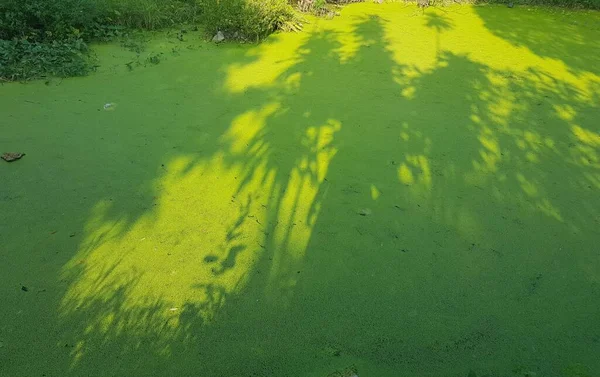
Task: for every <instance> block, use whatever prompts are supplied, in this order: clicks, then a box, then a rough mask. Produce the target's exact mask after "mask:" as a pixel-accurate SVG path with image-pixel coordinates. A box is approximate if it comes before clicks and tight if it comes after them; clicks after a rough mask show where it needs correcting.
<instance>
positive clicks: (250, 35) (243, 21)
mask: <svg viewBox="0 0 600 377" xmlns="http://www.w3.org/2000/svg"><path fill="white" fill-rule="evenodd" d="M202 12H203V21H204V23H205V24H206V28H207V31H208V32H209V33H216V32H217V31H222V32H224V33H227V34H230V35H232V34H235V33H238V35H239V36H240V37H242V38H247V39H251V40H258V39H261V38H263V37H265V36H267V35H268V34H270V33H272V32H273V31H275V30H277V29H286V28H288V27H289V25H288V24H290V23H294V22H298V20H297V16H296V14H295V12H294V9H293V8H292V7H291V6H290V5H289V4H288V3H287V1H286V0H205V1H204V2H203V9H202Z"/></svg>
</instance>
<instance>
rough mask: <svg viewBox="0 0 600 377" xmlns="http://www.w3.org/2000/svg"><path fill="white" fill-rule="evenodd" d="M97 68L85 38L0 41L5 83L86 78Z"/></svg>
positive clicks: (0, 71)
mask: <svg viewBox="0 0 600 377" xmlns="http://www.w3.org/2000/svg"><path fill="white" fill-rule="evenodd" d="M93 69H94V65H93V59H92V58H91V57H90V56H89V54H88V48H87V46H86V44H85V42H84V41H83V40H82V39H75V38H72V39H69V40H63V41H52V42H30V41H28V40H27V39H14V40H9V41H7V40H0V78H2V79H4V80H9V81H13V80H27V79H32V78H41V77H46V76H58V77H69V76H83V75H86V74H87V73H89V72H90V71H91V70H93Z"/></svg>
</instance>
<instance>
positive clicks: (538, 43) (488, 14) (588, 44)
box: [474, 6, 600, 75]
mask: <svg viewBox="0 0 600 377" xmlns="http://www.w3.org/2000/svg"><path fill="white" fill-rule="evenodd" d="M474 9H475V11H476V12H477V14H478V15H479V17H481V19H482V20H483V22H484V24H485V26H486V27H487V28H488V29H489V30H490V31H491V32H492V33H494V34H495V35H497V36H499V37H500V38H503V39H505V40H507V41H508V42H510V43H511V44H513V45H514V46H517V47H526V48H528V49H530V50H531V51H532V52H533V53H534V54H536V55H538V56H541V57H546V58H550V59H556V60H559V61H562V62H564V64H565V65H566V66H567V67H568V69H570V70H572V71H573V72H574V73H584V72H590V73H593V74H595V75H598V74H599V73H600V71H599V70H598V67H600V60H599V59H600V57H598V54H597V53H596V51H598V50H600V41H598V38H597V34H598V30H599V29H598V24H599V21H600V16H599V15H598V12H593V11H589V12H588V11H570V10H564V9H560V8H556V9H553V8H536V7H533V8H528V7H516V8H514V9H509V8H506V7H500V6H478V7H474Z"/></svg>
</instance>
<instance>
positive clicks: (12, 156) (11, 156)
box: [2, 152, 25, 162]
mask: <svg viewBox="0 0 600 377" xmlns="http://www.w3.org/2000/svg"><path fill="white" fill-rule="evenodd" d="M23 156H25V153H18V152H7V153H3V154H2V159H3V160H4V161H6V162H13V161H16V160H18V159H20V158H21V157H23Z"/></svg>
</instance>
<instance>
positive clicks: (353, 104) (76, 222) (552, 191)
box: [0, 12, 600, 377]
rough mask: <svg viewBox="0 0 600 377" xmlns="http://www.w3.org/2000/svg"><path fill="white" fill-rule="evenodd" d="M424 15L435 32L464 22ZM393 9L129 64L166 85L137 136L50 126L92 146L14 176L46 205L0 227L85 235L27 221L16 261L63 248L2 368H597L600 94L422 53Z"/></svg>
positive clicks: (427, 371) (208, 371) (126, 124)
mask: <svg viewBox="0 0 600 377" xmlns="http://www.w3.org/2000/svg"><path fill="white" fill-rule="evenodd" d="M430 14H431V13H430V12H428V13H427V15H428V20H427V23H428V25H429V27H431V28H433V29H434V30H435V31H437V32H438V36H439V34H440V33H441V32H442V31H445V30H449V29H450V28H451V27H452V20H451V19H444V18H440V17H441V16H440V17H438V16H437V15H436V16H430ZM390 18H391V17H389V16H388V17H386V16H384V15H382V14H379V13H375V14H372V15H370V14H367V15H364V16H357V17H355V18H351V19H350V20H349V21H347V22H348V23H349V24H350V26H349V28H347V29H342V30H338V29H337V28H336V26H335V25H336V24H331V25H330V26H329V24H323V25H317V26H316V27H315V29H314V30H313V31H309V32H306V33H305V34H303V35H295V36H276V37H275V38H272V39H271V40H270V41H269V42H268V43H270V44H272V45H269V44H266V45H263V46H258V47H255V48H252V49H250V52H247V51H248V50H245V49H238V48H235V47H231V48H229V49H227V50H225V51H219V52H218V53H217V52H216V51H214V50H212V51H211V50H209V51H207V52H206V53H205V54H204V55H201V57H204V58H206V60H201V59H198V60H194V61H181V62H174V63H173V65H174V67H176V68H177V69H180V70H181V72H190V71H189V70H188V69H187V68H189V67H186V65H194V66H195V65H200V66H201V68H202V72H200V73H198V75H187V76H185V75H182V74H177V73H175V72H174V71H177V69H173V66H170V67H169V72H171V73H166V72H165V71H160V70H149V71H147V72H145V73H143V74H140V75H139V76H136V77H135V78H131V79H128V78H123V79H124V80H129V81H128V82H127V84H128V86H130V90H131V91H132V92H144V93H151V94H149V95H147V96H143V97H140V98H137V99H136V98H128V97H126V96H123V97H124V99H126V98H128V100H129V101H131V106H134V107H135V106H139V107H143V108H145V109H147V110H148V113H144V112H141V115H140V112H137V113H135V114H134V113H132V114H131V115H130V116H129V117H128V118H126V119H123V118H121V117H118V116H114V117H113V118H112V119H114V121H115V122H119V125H120V126H121V128H120V129H119V131H118V133H117V136H118V137H119V138H121V139H122V140H123V141H125V140H126V141H127V142H125V143H124V142H123V141H121V142H119V141H118V140H115V137H114V136H115V135H114V134H113V133H114V132H116V131H115V128H112V129H111V130H110V131H108V130H105V129H102V128H101V127H102V126H105V125H106V124H107V123H105V122H106V120H98V118H92V119H90V121H89V124H91V126H90V127H91V130H89V129H88V130H86V133H85V137H83V136H79V137H77V138H75V136H76V135H73V133H77V132H80V131H78V129H77V128H76V127H74V124H76V122H75V121H76V120H78V119H81V118H79V117H76V116H73V117H72V118H68V119H67V121H66V122H64V124H65V125H64V126H62V128H60V126H57V127H59V129H60V130H61V132H62V134H63V135H66V136H65V137H66V138H67V140H68V139H69V138H70V137H71V138H74V139H77V140H79V139H81V138H83V139H84V140H86V141H88V142H89V143H88V144H89V146H90V147H89V148H90V149H91V152H90V153H91V154H90V155H89V156H87V153H88V152H87V151H86V153H77V154H76V156H77V157H78V159H77V161H73V163H72V165H69V164H68V163H67V162H65V163H64V164H61V165H60V169H59V168H58V167H57V166H55V165H52V164H42V165H41V166H32V165H25V164H24V165H22V167H20V168H19V170H17V171H16V172H15V173H13V174H14V175H12V176H11V177H12V179H13V180H14V181H15V182H16V183H11V184H10V186H8V188H7V189H5V191H3V193H2V197H3V198H5V199H4V203H3V206H2V209H3V210H4V209H7V210H11V211H12V212H10V216H15V217H16V216H17V214H18V210H17V206H16V204H14V201H15V200H21V199H19V198H17V197H16V195H15V194H14V193H21V195H24V197H25V198H27V199H29V200H34V202H33V203H31V205H32V206H34V207H36V209H35V210H31V212H30V213H29V212H28V213H27V216H23V219H24V220H22V221H19V222H18V224H15V225H13V224H12V223H4V224H3V228H2V229H1V230H2V231H1V232H0V235H3V238H2V239H1V240H0V241H2V244H3V245H9V248H10V249H14V250H16V249H18V248H19V245H20V244H21V243H22V242H23V237H22V235H23V233H22V232H19V229H17V228H16V226H17V225H19V226H23V225H24V224H26V222H27V221H28V222H31V223H32V224H33V225H32V227H31V229H32V231H33V234H37V233H36V232H40V230H45V229H46V228H47V227H49V225H52V226H53V225H54V224H60V225H61V226H65V227H67V226H71V228H70V232H73V233H74V234H75V235H74V236H73V237H68V235H66V237H64V239H63V241H60V242H59V241H56V240H54V239H51V240H45V239H42V238H38V237H33V241H32V242H26V246H27V249H26V250H27V251H28V252H30V254H31V255H29V256H20V257H19V260H18V262H10V258H6V257H5V258H3V259H6V261H7V262H8V263H10V264H4V265H5V266H9V268H10V269H12V267H14V268H16V269H20V270H23V266H25V265H27V263H30V264H31V265H36V266H37V265H39V263H40V262H39V259H40V258H44V256H39V255H36V254H35V250H36V247H37V246H38V245H42V246H43V249H44V250H46V252H51V251H55V252H58V253H59V254H58V255H62V254H64V256H62V257H60V258H54V257H53V258H52V260H53V262H48V264H46V265H44V266H45V267H46V268H45V269H44V271H43V272H42V273H40V276H38V277H37V278H34V277H32V272H31V271H27V272H26V273H24V272H19V273H14V272H11V271H8V272H7V274H8V275H7V276H10V280H11V282H12V283H13V284H12V286H13V287H14V285H15V284H14V283H15V280H16V279H21V278H25V277H27V278H28V279H29V281H32V284H31V285H30V287H35V288H37V287H40V288H42V287H44V286H46V285H47V286H48V287H51V291H52V292H40V293H39V294H38V293H35V295H29V296H23V295H24V294H25V293H22V292H16V293H15V292H13V291H10V292H9V291H8V290H7V291H2V292H3V293H6V297H7V305H6V306H4V310H5V312H3V314H2V317H3V318H6V319H7V323H8V324H7V325H5V326H4V327H2V333H0V337H1V338H0V340H5V339H8V340H10V344H9V346H8V347H6V348H7V349H10V352H11V353H10V358H8V363H6V364H5V365H8V368H7V370H8V372H7V373H9V375H17V376H19V375H26V374H27V373H28V372H29V371H33V370H35V371H36V372H39V371H42V373H47V374H49V375H50V374H51V373H53V374H60V375H73V376H79V375H86V374H90V373H93V371H102V374H103V375H126V374H129V375H151V374H173V375H189V374H202V375H210V376H315V377H317V376H326V375H329V374H330V373H331V372H333V371H335V370H341V369H343V368H344V367H348V366H349V365H352V364H354V365H356V366H357V367H358V369H359V373H360V374H361V375H362V374H363V373H364V374H365V375H366V374H371V375H378V376H397V375H398V373H399V372H400V373H401V374H403V375H423V376H444V375H466V373H468V371H469V370H470V369H472V370H476V371H477V373H478V374H479V373H481V374H482V375H484V374H488V375H490V376H505V375H511V373H512V374H515V373H516V374H517V375H519V373H521V375H522V374H523V373H529V372H531V371H533V372H536V373H538V375H551V374H552V373H554V372H553V371H556V370H560V369H563V368H571V367H572V365H575V364H577V363H578V364H581V365H585V366H587V367H588V368H592V369H593V370H596V368H597V364H596V363H597V361H596V360H595V356H596V355H597V351H598V342H597V337H598V336H600V334H599V333H598V329H597V328H596V327H595V324H594V322H593V321H587V320H586V318H596V317H598V315H599V313H598V309H597V307H596V305H595V302H597V301H598V298H599V297H598V290H597V289H596V288H597V286H598V276H599V274H598V268H599V266H598V262H597V260H596V259H594V258H595V255H594V252H593V249H592V247H593V245H595V244H597V241H598V233H597V229H598V219H599V213H598V206H595V205H594V204H595V203H597V201H598V199H597V198H598V195H597V194H598V191H599V190H600V184H599V182H600V177H599V172H598V134H597V132H596V131H595V129H594V123H593V122H594V118H593V114H595V111H596V110H597V107H598V100H599V98H598V94H597V93H598V92H597V91H595V92H594V91H593V90H589V89H588V90H584V89H582V88H578V87H575V86H573V85H572V84H569V83H567V82H564V81H561V80H558V79H554V78H552V77H550V76H548V73H547V72H546V71H542V70H537V69H533V68H532V69H531V70H530V71H528V72H525V73H523V72H513V71H507V70H499V69H495V68H493V67H490V66H487V65H485V64H483V63H481V62H477V61H474V60H472V59H471V58H470V57H469V56H468V55H465V54H461V53H458V52H453V51H448V50H443V49H442V48H441V46H440V44H439V43H438V46H437V55H436V57H435V61H434V62H433V64H432V65H431V67H429V68H422V67H415V66H413V65H411V64H410V63H406V62H405V61H403V56H404V55H407V56H408V55H410V54H411V51H410V49H408V48H406V49H400V51H398V49H399V47H398V45H393V44H392V42H390V39H389V35H388V30H389V26H390V22H392V20H390ZM294 38H297V40H294ZM290 40H292V42H293V43H292V42H290ZM280 42H281V43H280ZM287 44H289V45H287ZM273 47H275V48H273ZM212 54H214V56H213V55H212ZM592 60H593V59H592ZM581 65H582V67H583V65H584V63H583V61H582V62H581ZM265 67H268V69H266V68H265ZM266 71H268V72H266ZM206 72H210V73H213V75H212V76H211V75H207V74H205V73H206ZM154 75H156V77H154ZM164 75H167V76H164ZM253 75H256V76H253ZM165 77H167V78H168V79H167V80H165ZM458 78H460V79H458ZM140 79H145V80H140ZM69 85H73V86H72V87H69V88H70V89H73V90H76V89H77V88H76V85H77V82H73V84H69ZM200 90H202V91H211V92H212V93H211V95H206V93H205V92H203V93H202V94H201V95H198V94H197V93H198V91H200ZM24 93H25V91H24ZM61 93H62V92H61V91H58V90H57V91H55V92H53V94H54V95H56V96H60V95H61ZM590 93H595V94H591V95H590ZM62 95H65V96H67V95H66V94H65V93H63V94H62ZM96 97H97V93H96V94H94V98H96ZM57 100H58V101H60V97H58V98H57ZM119 102H121V103H120V105H119V106H123V101H119ZM148 102H149V105H148ZM39 111H40V113H38V114H36V116H41V114H42V113H43V111H41V110H39ZM101 114H102V116H104V115H108V116H112V115H113V114H112V113H108V114H105V113H101ZM114 114H115V115H117V114H119V113H118V112H116V111H115V112H114ZM191 120H193V121H191ZM94 122H97V124H95V123H94ZM155 125H156V126H155ZM150 127H153V128H150ZM51 132H57V131H56V130H53V131H48V136H49V137H50V138H51V140H55V139H54V138H52V137H51V136H52V134H51ZM109 136H112V138H111V139H110V140H107V141H102V138H103V137H104V138H107V137H109ZM99 140H100V141H99ZM67 145H70V146H71V147H73V145H72V144H70V143H67V142H65V144H62V148H65V147H66V146H67ZM74 148H75V147H74ZM59 150H61V149H60V148H59ZM165 151H168V152H165ZM75 152H77V151H75ZM92 152H93V153H92ZM98 155H105V156H108V157H107V159H105V160H102V161H96V159H97V156H98ZM86 156H87V157H86ZM24 161H26V160H24ZM81 166H86V169H83V168H81ZM21 169H23V170H21ZM44 169H47V170H48V175H49V176H53V177H54V176H56V177H58V178H59V179H66V178H67V177H68V180H67V181H66V182H63V183H68V185H67V187H69V186H74V187H80V186H81V187H85V188H88V189H87V190H84V191H85V192H86V193H87V194H86V195H89V200H88V201H84V199H82V198H79V197H78V196H77V192H78V190H76V189H74V190H73V192H72V193H71V194H70V196H71V198H72V199H71V202H68V201H64V200H61V198H62V196H64V195H65V192H64V189H63V188H62V187H61V188H58V187H57V188H56V189H53V188H52V187H53V186H51V185H48V182H52V180H50V178H48V176H44V175H43V172H44ZM61 169H62V170H61ZM90 171H91V172H93V174H91V173H90ZM123 173H126V174H127V177H126V178H127V179H119V177H120V176H121V175H122V174H123ZM19 176H25V177H35V176H37V177H39V176H42V177H46V178H45V180H42V182H43V184H44V186H45V187H46V190H45V196H42V197H40V198H38V199H31V198H36V196H35V194H36V193H39V191H37V190H35V189H34V188H35V186H34V185H32V184H31V183H27V182H25V184H24V189H23V190H21V191H19V190H17V187H18V183H19V180H18V179H17V178H18V177H19ZM20 183H21V184H23V182H20ZM77 185H80V186H77ZM89 186H98V187H97V188H95V189H94V190H90V189H89ZM63 187H64V186H63ZM13 196H15V199H6V198H8V197H10V198H12V197H13ZM23 200H24V199H23ZM35 200H37V201H35ZM86 200H87V199H86ZM53 201H56V202H58V203H61V205H58V206H57V205H49V204H48V203H52V202H53ZM7 203H9V204H7ZM65 203H66V204H65ZM39 208H49V210H48V213H46V212H45V211H41V212H42V214H41V215H40V211H39ZM61 211H63V212H64V213H67V214H68V215H67V216H62V217H61V216H59V214H60V212H61ZM165 212H167V213H168V216H165ZM3 213H8V212H3ZM38 216H39V217H38ZM46 216H47V217H46ZM55 217H56V219H54V218H55ZM53 221H54V222H53ZM13 226H14V227H13ZM7 234H8V235H9V236H6V235H7ZM12 234H18V235H19V236H13V235H12ZM56 234H58V233H56ZM50 236H54V234H52V235H50ZM79 237H81V238H79ZM50 263H52V264H51V265H50ZM7 270H8V268H7ZM52 279H57V280H58V281H59V282H58V284H56V285H52V284H48V283H44V280H52ZM28 284H29V283H28ZM44 284H46V285H44ZM3 289H7V288H3ZM31 293H34V292H31ZM45 293H50V294H48V295H46V296H44V294H45ZM23 297H26V298H25V299H24V298H23ZM24 300H27V301H24ZM6 308H9V309H6ZM13 308H14V309H13ZM21 308H22V309H21ZM560 308H563V309H560ZM570 308H576V309H570ZM19 310H24V311H25V314H23V313H21V314H18V311H19ZM35 312H38V313H39V312H42V313H46V314H45V315H44V317H43V318H45V319H46V323H38V322H39V319H40V316H41V315H40V314H38V313H35ZM20 324H27V326H23V327H18V326H17V325H20ZM34 325H37V328H40V329H43V331H40V332H42V333H43V334H42V335H40V336H39V340H38V341H37V342H33V341H30V339H31V333H33V331H32V330H31V329H32V328H36V327H35V326H34ZM37 328H36V329H37ZM19 337H22V338H24V339H27V340H28V341H26V342H19V341H17V340H18V338H19ZM557 350H560V351H561V354H557ZM32 352H35V353H36V354H40V355H44V356H43V357H38V358H34V359H33V360H32V359H31V358H29V357H28V355H30V354H31V353H32ZM4 355H6V354H4ZM4 355H3V356H4ZM3 364H4V363H3ZM26 364H27V365H26ZM582 368H583V367H582ZM515 370H517V371H518V372H514V371H515ZM513 372H514V373H513Z"/></svg>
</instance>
